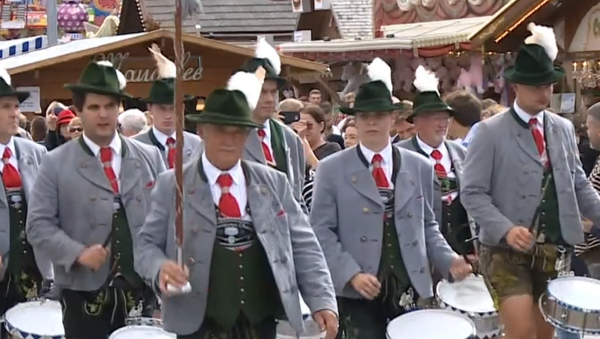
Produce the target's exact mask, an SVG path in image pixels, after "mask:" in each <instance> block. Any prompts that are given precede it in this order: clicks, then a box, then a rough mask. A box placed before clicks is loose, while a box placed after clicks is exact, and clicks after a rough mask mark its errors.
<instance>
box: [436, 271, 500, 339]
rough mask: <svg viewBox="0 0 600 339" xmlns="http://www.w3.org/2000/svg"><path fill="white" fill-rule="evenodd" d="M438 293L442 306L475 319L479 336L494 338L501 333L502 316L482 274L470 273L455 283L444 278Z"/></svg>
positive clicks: (485, 338) (437, 290)
mask: <svg viewBox="0 0 600 339" xmlns="http://www.w3.org/2000/svg"><path fill="white" fill-rule="evenodd" d="M436 294H437V296H438V300H439V303H440V307H442V308H445V309H448V310H452V311H455V312H459V313H461V314H464V315H465V316H467V317H469V318H470V319H471V320H472V321H473V323H474V324H475V327H476V328H477V337H478V338H481V339H487V338H493V337H495V336H497V335H499V334H500V330H501V326H500V317H499V316H498V312H496V309H495V308H494V301H493V300H492V297H491V296H490V292H489V291H488V289H487V286H486V285H485V282H484V281H483V278H482V277H481V276H475V275H470V276H468V277H467V278H465V279H464V280H462V281H458V282H454V283H450V282H448V281H447V280H442V281H440V282H439V283H438V285H437V289H436Z"/></svg>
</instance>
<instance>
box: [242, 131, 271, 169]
mask: <svg viewBox="0 0 600 339" xmlns="http://www.w3.org/2000/svg"><path fill="white" fill-rule="evenodd" d="M245 148H246V152H248V155H250V157H251V158H252V159H253V160H254V161H258V162H259V163H261V164H266V160H265V155H264V154H263V151H262V146H261V145H260V139H259V138H258V133H257V132H256V128H254V129H252V130H251V131H250V134H249V135H248V140H246V145H245Z"/></svg>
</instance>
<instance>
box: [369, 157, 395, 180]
mask: <svg viewBox="0 0 600 339" xmlns="http://www.w3.org/2000/svg"><path fill="white" fill-rule="evenodd" d="M382 163H383V157H382V156H381V154H375V155H374V156H373V159H371V165H373V171H372V172H371V173H372V174H373V178H374V179H375V185H377V188H390V183H389V181H388V179H387V176H386V175H385V171H384V170H383V167H381V164H382Z"/></svg>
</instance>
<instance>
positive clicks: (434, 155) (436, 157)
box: [431, 149, 442, 161]
mask: <svg viewBox="0 0 600 339" xmlns="http://www.w3.org/2000/svg"><path fill="white" fill-rule="evenodd" d="M431 157H432V158H433V159H434V160H436V161H440V160H442V152H440V151H438V150H436V149H434V150H433V151H432V152H431Z"/></svg>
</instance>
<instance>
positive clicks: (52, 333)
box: [4, 300, 65, 339]
mask: <svg viewBox="0 0 600 339" xmlns="http://www.w3.org/2000/svg"><path fill="white" fill-rule="evenodd" d="M4 326H5V327H6V331H8V333H10V335H11V336H12V337H13V338H19V339H30V338H40V339H64V338H65V329H64V327H63V323H62V309H61V307H60V303H59V302H58V301H54V300H44V301H28V302H24V303H21V304H18V305H15V306H14V307H12V308H11V309H9V310H8V311H6V313H5V314H4Z"/></svg>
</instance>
